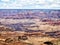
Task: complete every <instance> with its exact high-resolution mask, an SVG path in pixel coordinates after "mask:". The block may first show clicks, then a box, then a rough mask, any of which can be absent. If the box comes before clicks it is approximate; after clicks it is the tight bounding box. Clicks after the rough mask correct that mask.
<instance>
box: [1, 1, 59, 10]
mask: <svg viewBox="0 0 60 45" xmlns="http://www.w3.org/2000/svg"><path fill="white" fill-rule="evenodd" d="M0 9H60V0H0Z"/></svg>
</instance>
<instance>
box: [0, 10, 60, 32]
mask: <svg viewBox="0 0 60 45" xmlns="http://www.w3.org/2000/svg"><path fill="white" fill-rule="evenodd" d="M45 19H47V20H45ZM50 19H52V20H54V21H55V20H56V19H58V20H59V21H60V10H52V9H0V25H4V26H8V27H11V28H12V29H15V30H20V31H21V30H23V31H25V30H31V29H32V30H40V29H43V27H44V26H45V23H43V22H45V21H47V22H50V23H49V24H51V25H53V24H54V25H55V24H56V25H57V24H58V25H60V22H59V23H55V22H54V21H51V20H50ZM41 21H43V22H41ZM53 22H54V23H53ZM56 22H57V21H56ZM40 25H42V26H41V27H39V26H40ZM45 27H46V28H44V29H48V28H52V27H54V26H52V27H51V26H50V25H46V26H45ZM58 27H59V28H60V26H56V27H54V29H57V28H58ZM59 28H58V30H59ZM50 30H51V29H50Z"/></svg>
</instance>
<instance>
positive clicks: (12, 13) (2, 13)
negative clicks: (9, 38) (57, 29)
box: [0, 9, 60, 19]
mask: <svg viewBox="0 0 60 45" xmlns="http://www.w3.org/2000/svg"><path fill="white" fill-rule="evenodd" d="M0 18H5V19H25V18H26V19H37V18H49V19H50V18H60V10H52V9H0Z"/></svg>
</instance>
